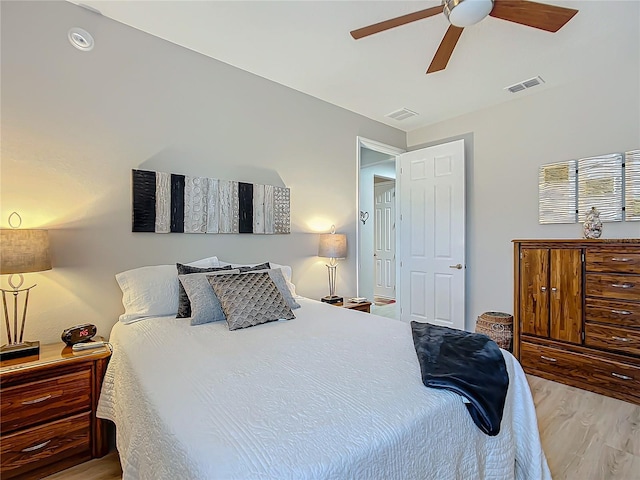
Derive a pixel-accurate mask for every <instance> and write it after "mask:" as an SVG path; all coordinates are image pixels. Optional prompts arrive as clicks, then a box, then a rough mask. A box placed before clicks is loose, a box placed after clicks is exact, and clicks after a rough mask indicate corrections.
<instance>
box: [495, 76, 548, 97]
mask: <svg viewBox="0 0 640 480" xmlns="http://www.w3.org/2000/svg"><path fill="white" fill-rule="evenodd" d="M541 83H544V80H543V79H542V77H540V76H538V77H534V78H530V79H529V80H525V81H523V82H520V83H516V84H514V85H510V86H508V87H505V88H504V89H505V90H509V91H510V92H511V93H516V92H521V91H522V90H524V89H526V88H531V87H535V86H536V85H540V84H541Z"/></svg>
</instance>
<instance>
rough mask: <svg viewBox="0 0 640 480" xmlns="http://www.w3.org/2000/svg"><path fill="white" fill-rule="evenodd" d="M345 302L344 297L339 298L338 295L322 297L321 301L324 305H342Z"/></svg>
mask: <svg viewBox="0 0 640 480" xmlns="http://www.w3.org/2000/svg"><path fill="white" fill-rule="evenodd" d="M343 300H344V299H343V298H342V297H339V296H337V295H327V296H326V297H322V298H321V299H320V301H321V302H324V303H342V302H343Z"/></svg>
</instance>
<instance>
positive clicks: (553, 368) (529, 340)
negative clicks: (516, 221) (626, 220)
mask: <svg viewBox="0 0 640 480" xmlns="http://www.w3.org/2000/svg"><path fill="white" fill-rule="evenodd" d="M513 244H514V266H515V267H514V275H515V278H514V312H515V313H514V354H515V356H516V358H518V359H519V360H520V363H521V364H522V366H523V368H524V370H525V372H527V373H530V374H532V375H536V376H539V377H542V378H546V379H548V380H554V381H557V382H560V383H564V384H567V385H572V386H574V387H578V388H582V389H585V390H590V391H593V392H596V393H600V394H602V395H607V396H610V397H614V398H618V399H620V400H625V401H628V402H633V403H636V404H640V239H611V240H609V239H607V240H513Z"/></svg>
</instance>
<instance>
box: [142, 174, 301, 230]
mask: <svg viewBox="0 0 640 480" xmlns="http://www.w3.org/2000/svg"><path fill="white" fill-rule="evenodd" d="M131 173H132V175H131V179H132V187H133V195H132V199H133V208H132V217H133V218H132V231H133V232H155V233H255V234H266V235H270V234H286V233H290V232H291V222H290V211H291V210H290V204H289V200H290V194H289V189H288V188H286V187H277V186H274V185H260V184H252V183H244V182H234V181H230V180H218V179H215V178H206V177H191V176H186V175H178V174H174V173H165V172H153V171H149V170H135V169H134V170H132V172H131Z"/></svg>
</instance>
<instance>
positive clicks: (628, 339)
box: [611, 336, 631, 342]
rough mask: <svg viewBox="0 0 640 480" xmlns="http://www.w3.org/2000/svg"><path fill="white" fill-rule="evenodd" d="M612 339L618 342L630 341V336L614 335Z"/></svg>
mask: <svg viewBox="0 0 640 480" xmlns="http://www.w3.org/2000/svg"><path fill="white" fill-rule="evenodd" d="M611 338H612V339H613V340H617V341H618V342H630V341H631V339H630V338H626V337H616V336H613V337H611Z"/></svg>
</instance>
